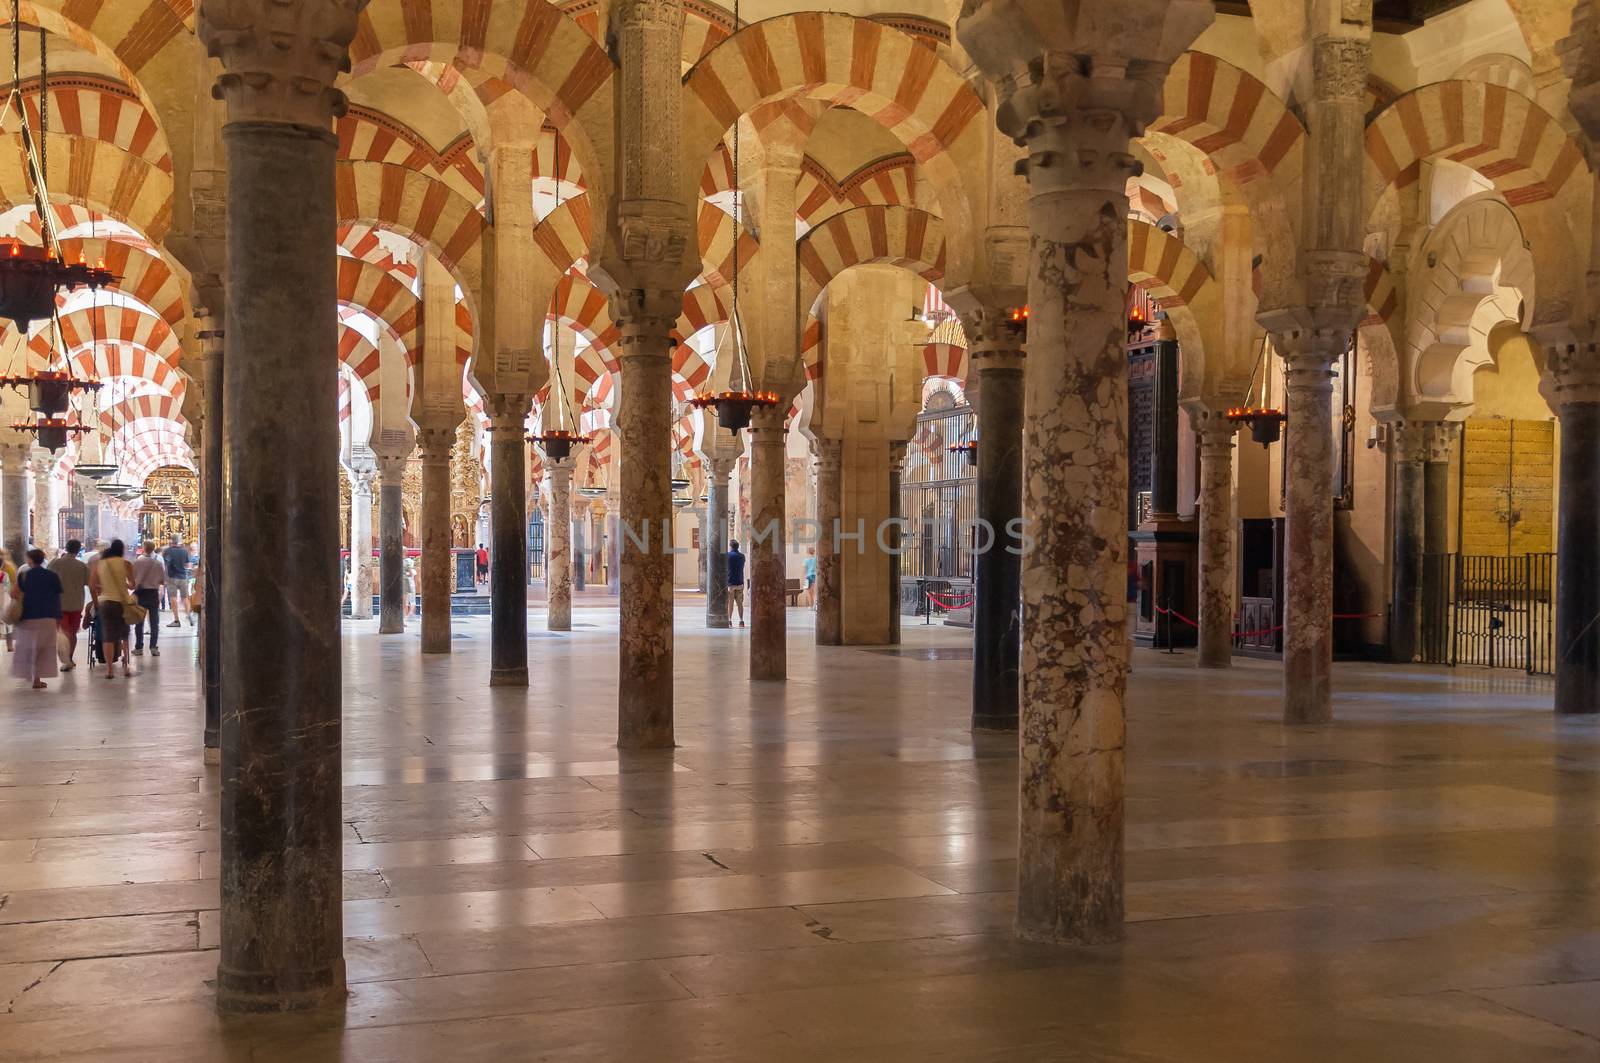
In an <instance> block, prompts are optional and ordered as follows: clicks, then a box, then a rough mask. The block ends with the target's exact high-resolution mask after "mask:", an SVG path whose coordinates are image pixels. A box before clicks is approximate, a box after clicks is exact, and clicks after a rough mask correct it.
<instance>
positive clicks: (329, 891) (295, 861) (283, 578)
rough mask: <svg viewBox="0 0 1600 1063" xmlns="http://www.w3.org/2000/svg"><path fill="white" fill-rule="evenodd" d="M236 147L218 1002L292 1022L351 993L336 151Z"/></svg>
mask: <svg viewBox="0 0 1600 1063" xmlns="http://www.w3.org/2000/svg"><path fill="white" fill-rule="evenodd" d="M317 6H318V7H319V8H322V9H325V10H332V9H333V8H334V7H335V5H333V4H331V3H329V4H319V5H317ZM354 17H355V16H354V13H353V12H352V13H351V14H350V22H351V24H352V28H353V24H354ZM229 76H230V75H227V74H225V75H224V77H223V82H222V83H223V85H224V86H225V87H226V85H227V78H228V77H229ZM223 137H224V141H225V143H226V146H227V160H228V167H227V169H228V223H227V233H228V300H227V317H226V324H225V329H226V332H227V337H228V363H229V364H228V373H227V379H226V383H225V392H224V419H225V422H226V425H227V432H226V435H225V447H226V450H227V456H226V458H225V461H226V462H227V469H228V476H227V492H228V499H227V512H228V514H229V517H228V519H227V521H226V522H225V524H224V529H223V536H224V546H223V559H222V569H223V571H224V572H226V573H227V574H228V577H227V596H226V601H225V602H218V601H212V602H208V603H207V607H208V608H213V609H219V610H220V611H221V613H222V704H223V706H224V711H223V716H222V797H221V806H222V817H221V818H222V860H221V879H222V884H221V892H222V913H221V943H222V950H221V959H220V962H219V964H218V968H217V1003H218V1006H219V1007H221V1008H222V1009H223V1010H225V1011H278V1010H284V1009H288V1008H298V1007H308V1006H313V1005H316V1004H320V1003H323V1002H325V1001H328V1000H332V999H336V998H338V997H340V996H342V995H343V993H344V978H345V972H344V956H343V952H342V949H343V943H344V936H343V932H342V925H343V923H342V908H341V905H342V902H343V886H344V883H343V877H342V873H341V863H342V852H341V850H342V846H343V832H344V827H343V823H342V822H341V817H340V796H341V793H340V774H339V772H340V763H339V759H340V756H339V753H340V661H339V599H340V597H341V587H340V583H339V476H338V466H337V455H338V453H339V421H338V416H337V413H336V411H337V409H338V383H337V373H338V333H337V319H336V316H335V315H336V311H337V297H336V296H337V293H336V290H335V274H334V270H335V264H334V247H335V243H336V239H337V233H336V228H337V227H336V214H335V209H334V156H335V152H336V150H337V146H338V142H337V141H336V140H335V138H334V136H333V134H332V133H330V132H328V131H327V130H326V129H323V128H308V127H306V126H300V125H289V124H283V123H276V122H239V121H234V122H230V123H229V124H228V125H227V126H226V127H225V129H224V132H223ZM286 446H291V447H292V448H293V452H294V460H292V461H288V460H285V449H284V448H285V447H286ZM286 536H287V537H288V538H287V539H286ZM269 558H270V559H271V561H270V563H264V561H265V559H269Z"/></svg>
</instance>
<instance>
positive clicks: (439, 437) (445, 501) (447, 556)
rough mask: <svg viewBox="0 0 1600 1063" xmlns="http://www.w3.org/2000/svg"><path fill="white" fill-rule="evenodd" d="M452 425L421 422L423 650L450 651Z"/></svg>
mask: <svg viewBox="0 0 1600 1063" xmlns="http://www.w3.org/2000/svg"><path fill="white" fill-rule="evenodd" d="M455 441H456V432H455V429H454V428H453V427H442V426H441V427H430V426H427V425H424V426H423V427H422V428H421V429H420V430H419V431H418V433H417V445H418V447H419V448H420V449H421V451H422V514H421V521H422V577H421V584H422V652H423V653H449V652H450V600H451V597H452V595H453V593H454V590H455V582H456V574H455V555H454V553H453V552H452V551H451V549H450V451H451V448H452V447H454V446H455Z"/></svg>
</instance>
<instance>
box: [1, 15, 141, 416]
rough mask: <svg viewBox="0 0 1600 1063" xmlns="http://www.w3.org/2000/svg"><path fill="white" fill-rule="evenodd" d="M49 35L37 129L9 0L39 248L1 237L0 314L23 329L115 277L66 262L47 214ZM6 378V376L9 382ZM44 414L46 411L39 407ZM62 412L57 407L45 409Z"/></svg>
mask: <svg viewBox="0 0 1600 1063" xmlns="http://www.w3.org/2000/svg"><path fill="white" fill-rule="evenodd" d="M46 41H47V36H46V33H45V30H44V28H43V27H40V29H39V124H38V128H37V129H35V128H34V125H33V122H32V121H31V120H30V119H29V117H28V108H27V107H26V106H25V105H24V103H23V99H22V71H21V66H22V14H21V2H20V0H11V94H10V96H9V98H8V99H7V100H6V107H7V108H15V110H16V112H17V117H18V119H19V120H20V121H21V124H22V128H21V138H22V156H23V158H22V163H23V170H24V172H25V173H26V175H27V179H28V191H29V193H30V194H31V195H32V196H33V205H34V209H35V210H36V211H37V212H38V214H39V232H40V246H38V247H34V246H33V245H31V244H24V243H23V242H22V241H21V240H19V239H16V238H10V239H4V240H0V317H5V318H9V319H11V320H12V321H15V322H16V324H17V328H19V329H21V330H22V331H24V332H26V331H27V330H28V328H29V326H31V325H32V324H33V322H35V321H42V320H44V319H46V318H49V317H53V316H54V315H55V312H56V295H57V294H58V293H59V292H63V291H71V290H72V289H74V288H80V287H85V286H87V287H89V288H101V287H104V286H105V285H107V284H110V283H112V282H113V281H115V280H116V279H117V277H116V275H115V274H114V273H112V272H111V271H110V270H108V269H106V265H105V263H104V262H98V263H96V264H95V265H92V266H91V265H90V264H89V262H88V260H87V259H85V258H84V256H82V255H79V256H78V261H76V262H68V261H66V260H65V258H64V257H63V256H62V254H61V244H60V242H59V241H58V240H57V238H56V232H55V223H54V221H53V220H52V218H51V214H50V189H49V185H48V183H47V178H48V176H49V144H48V135H49V132H50V78H49V65H48V61H47V60H48V55H47V49H46ZM7 382H8V383H9V382H10V381H9V380H8V381H7ZM40 412H47V411H40ZM48 412H60V411H48Z"/></svg>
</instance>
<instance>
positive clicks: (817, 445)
mask: <svg viewBox="0 0 1600 1063" xmlns="http://www.w3.org/2000/svg"><path fill="white" fill-rule="evenodd" d="M811 453H812V454H813V455H815V457H816V459H817V465H819V466H827V467H829V468H835V469H836V468H840V467H841V466H843V464H844V440H842V439H829V438H827V437H826V436H817V437H816V438H815V439H813V440H812V441H811Z"/></svg>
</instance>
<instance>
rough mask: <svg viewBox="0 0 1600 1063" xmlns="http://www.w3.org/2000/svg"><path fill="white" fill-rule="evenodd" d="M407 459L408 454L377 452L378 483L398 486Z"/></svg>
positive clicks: (401, 480) (402, 478)
mask: <svg viewBox="0 0 1600 1063" xmlns="http://www.w3.org/2000/svg"><path fill="white" fill-rule="evenodd" d="M409 459H410V455H409V454H379V455H378V483H379V484H380V485H381V486H383V487H399V486H400V485H401V484H403V483H404V482H405V476H406V462H407V461H408V460H409Z"/></svg>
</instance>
